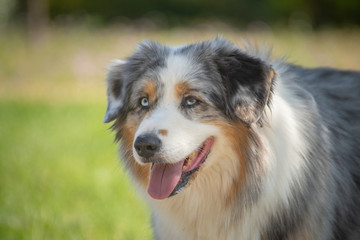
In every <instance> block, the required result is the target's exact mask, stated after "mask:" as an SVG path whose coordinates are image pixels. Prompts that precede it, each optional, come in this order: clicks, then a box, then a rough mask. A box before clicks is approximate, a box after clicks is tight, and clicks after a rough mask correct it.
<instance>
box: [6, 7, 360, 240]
mask: <svg viewBox="0 0 360 240" xmlns="http://www.w3.org/2000/svg"><path fill="white" fill-rule="evenodd" d="M359 12H360V1H357V0H326V1H325V0H293V1H286V0H268V1H265V0H222V1H218V0H191V1H190V0H131V1H126V0H103V1H98V0H62V1H59V0H27V1H24V0H0V239H2V240H7V239H34V240H35V239H36V240H37V239H152V231H151V224H150V211H149V209H148V208H147V207H146V206H145V205H144V203H143V202H142V201H141V200H140V198H139V197H138V195H137V194H136V192H135V190H134V187H133V185H132V184H131V183H130V181H129V179H128V177H127V175H126V173H125V172H124V171H123V168H122V166H121V164H119V161H118V160H119V159H118V157H117V149H116V144H114V143H113V133H111V132H110V131H109V130H108V128H109V125H105V124H103V123H102V119H103V114H104V112H105V108H106V97H105V93H106V88H105V81H104V78H105V75H106V70H105V67H106V65H107V64H108V63H109V62H110V61H111V60H112V59H114V58H125V57H126V56H128V55H129V54H130V53H131V52H132V51H133V50H134V48H135V46H136V44H137V43H138V42H139V41H142V40H143V39H151V40H155V41H158V42H161V43H165V44H170V45H176V44H184V43H192V42H195V41H201V40H206V39H210V38H214V37H215V36H216V35H217V34H218V33H220V34H222V35H223V36H225V37H226V38H229V39H230V40H231V41H233V42H234V43H236V44H239V45H240V46H241V45H242V44H243V40H244V39H245V40H247V41H249V42H252V43H254V44H258V45H262V44H267V45H268V46H269V47H272V48H273V54H274V56H275V57H280V56H286V57H287V59H288V60H289V61H290V62H293V63H295V64H301V65H304V66H307V67H316V66H330V67H338V68H343V69H353V70H360V28H359V24H360V14H359Z"/></svg>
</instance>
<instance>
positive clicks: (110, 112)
mask: <svg viewBox="0 0 360 240" xmlns="http://www.w3.org/2000/svg"><path fill="white" fill-rule="evenodd" d="M125 63H126V61H124V60H118V59H117V60H113V61H112V62H111V63H110V65H109V66H108V67H107V70H108V71H109V73H108V76H107V79H106V81H107V100H108V103H107V110H106V113H105V118H104V123H108V122H111V121H113V120H114V119H115V118H116V116H117V115H118V114H119V112H120V110H121V108H122V106H123V105H124V99H123V98H124V95H125V93H124V91H125V90H124V89H125V87H126V86H125V81H124V77H123V74H122V70H123V66H124V64H125Z"/></svg>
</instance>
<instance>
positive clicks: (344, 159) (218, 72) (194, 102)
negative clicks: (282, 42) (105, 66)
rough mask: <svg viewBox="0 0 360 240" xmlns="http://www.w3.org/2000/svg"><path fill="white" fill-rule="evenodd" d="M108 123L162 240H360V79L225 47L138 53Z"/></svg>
mask: <svg viewBox="0 0 360 240" xmlns="http://www.w3.org/2000/svg"><path fill="white" fill-rule="evenodd" d="M107 84H108V91H107V99H108V107H107V111H106V115H105V120H104V122H106V123H107V122H111V121H114V123H113V127H112V128H113V130H114V131H115V132H116V140H120V141H119V144H120V155H121V159H122V161H123V163H124V166H125V168H126V170H127V171H128V172H129V173H130V174H129V175H130V176H131V178H132V180H133V181H134V182H135V183H136V184H135V185H136V186H137V188H138V190H139V192H140V194H141V195H142V196H143V197H144V199H145V201H146V202H147V203H148V204H149V205H150V207H151V210H152V222H153V227H154V235H155V238H157V239H166V240H174V239H181V240H185V239H186V240H189V239H204V240H211V239H216V240H219V239H249V240H254V239H265V240H267V239H274V240H275V239H307V240H311V239H334V240H335V239H357V240H358V239H360V190H359V185H360V167H359V166H360V73H358V72H351V71H341V70H335V69H330V68H316V69H307V68H302V67H299V66H295V65H292V64H288V63H286V62H285V61H284V60H282V59H272V58H271V56H270V55H269V54H267V53H266V51H263V50H261V49H260V50H256V48H251V47H245V49H241V48H239V47H237V46H235V45H234V44H232V43H230V42H229V41H227V40H225V39H223V38H222V37H217V38H215V39H213V40H210V41H205V42H201V43H195V44H191V45H183V46H177V47H169V46H164V45H161V44H158V43H155V42H152V41H145V42H142V43H141V44H139V46H138V47H137V49H136V50H135V52H134V53H133V54H132V55H131V56H130V57H128V58H127V59H126V60H115V61H113V62H112V63H111V64H110V66H109V73H108V76H107Z"/></svg>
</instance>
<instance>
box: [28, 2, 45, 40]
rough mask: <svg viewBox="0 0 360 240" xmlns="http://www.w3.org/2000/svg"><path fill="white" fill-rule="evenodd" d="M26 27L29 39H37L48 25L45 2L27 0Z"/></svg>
mask: <svg viewBox="0 0 360 240" xmlns="http://www.w3.org/2000/svg"><path fill="white" fill-rule="evenodd" d="M26 7H27V26H28V33H29V37H30V38H31V39H38V38H39V37H41V34H42V32H43V31H44V29H45V28H46V27H47V25H48V20H49V13H48V4H47V0H27V6H26Z"/></svg>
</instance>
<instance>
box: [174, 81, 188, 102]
mask: <svg viewBox="0 0 360 240" xmlns="http://www.w3.org/2000/svg"><path fill="white" fill-rule="evenodd" d="M174 88H175V97H176V98H177V99H179V98H181V96H183V95H184V94H185V93H186V92H189V91H190V87H189V86H188V84H186V83H185V82H180V83H177V84H175V87H174Z"/></svg>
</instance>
